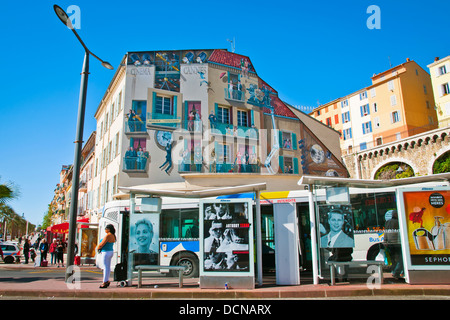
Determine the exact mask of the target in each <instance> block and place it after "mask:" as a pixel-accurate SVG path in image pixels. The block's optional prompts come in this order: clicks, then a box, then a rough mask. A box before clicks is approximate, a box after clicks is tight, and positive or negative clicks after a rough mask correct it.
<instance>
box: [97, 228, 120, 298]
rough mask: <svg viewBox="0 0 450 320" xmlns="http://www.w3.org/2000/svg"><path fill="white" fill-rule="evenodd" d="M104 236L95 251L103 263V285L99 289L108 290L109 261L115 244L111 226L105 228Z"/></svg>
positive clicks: (114, 232)
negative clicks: (99, 254) (100, 255)
mask: <svg viewBox="0 0 450 320" xmlns="http://www.w3.org/2000/svg"><path fill="white" fill-rule="evenodd" d="M105 232H106V235H105V236H104V237H103V239H101V240H100V244H99V245H98V246H97V251H98V252H99V253H100V252H101V254H102V262H103V283H102V284H101V285H100V288H102V289H103V288H108V287H109V285H110V282H109V276H110V275H111V259H112V257H113V255H114V248H113V247H114V243H115V242H116V240H117V239H116V229H114V226H113V225H112V224H108V225H107V226H106V227H105Z"/></svg>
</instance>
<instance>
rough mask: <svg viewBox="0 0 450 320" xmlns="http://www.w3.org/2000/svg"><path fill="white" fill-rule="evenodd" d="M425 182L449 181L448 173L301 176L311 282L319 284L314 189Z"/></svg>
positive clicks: (372, 186) (374, 186) (386, 186)
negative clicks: (377, 177)
mask: <svg viewBox="0 0 450 320" xmlns="http://www.w3.org/2000/svg"><path fill="white" fill-rule="evenodd" d="M427 182H446V183H449V182H450V173H440V174H433V175H428V176H421V177H411V178H404V179H392V180H363V179H348V178H337V177H319V176H308V175H306V176H303V177H301V178H300V180H299V181H298V185H300V186H301V185H303V186H308V190H309V192H308V200H309V213H310V214H309V218H310V226H311V252H312V268H313V282H314V284H319V265H318V237H317V221H316V214H315V212H316V211H315V208H316V200H315V197H314V190H315V189H319V188H327V187H349V188H350V187H353V188H388V187H393V188H400V187H403V186H407V185H412V184H421V183H427Z"/></svg>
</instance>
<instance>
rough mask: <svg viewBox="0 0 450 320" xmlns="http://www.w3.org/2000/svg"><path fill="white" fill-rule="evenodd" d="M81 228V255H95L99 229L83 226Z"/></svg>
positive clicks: (87, 256)
mask: <svg viewBox="0 0 450 320" xmlns="http://www.w3.org/2000/svg"><path fill="white" fill-rule="evenodd" d="M80 230H81V251H80V252H81V257H83V258H93V257H95V248H96V247H97V238H98V229H90V228H89V229H88V228H83V229H80Z"/></svg>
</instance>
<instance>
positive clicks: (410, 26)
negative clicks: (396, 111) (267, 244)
mask: <svg viewBox="0 0 450 320" xmlns="http://www.w3.org/2000/svg"><path fill="white" fill-rule="evenodd" d="M55 3H56V4H58V5H60V6H61V7H62V8H64V9H67V8H68V6H70V5H77V6H79V8H80V10H81V29H80V30H78V33H79V34H80V36H81V37H82V39H83V40H84V41H85V43H86V44H87V46H88V47H89V48H90V50H92V51H93V52H94V53H95V54H97V55H98V56H100V57H101V58H102V59H104V60H106V61H109V62H110V63H111V64H112V65H113V66H114V67H115V68H117V66H118V64H119V63H120V61H121V59H122V57H123V55H124V54H125V53H126V52H127V51H143V50H160V49H161V50H168V49H196V48H199V49H200V48H226V49H230V44H229V42H227V39H231V38H233V37H235V38H236V53H240V54H243V55H247V56H249V57H250V58H251V60H252V62H253V64H254V66H255V68H256V70H257V72H258V74H259V76H261V77H262V78H263V79H264V80H265V81H266V82H268V83H269V84H270V85H271V86H273V87H274V88H275V89H276V90H278V92H279V93H280V96H281V98H282V99H284V100H285V101H287V102H288V103H291V104H293V105H308V106H317V103H318V102H320V103H321V104H323V103H326V102H329V101H331V100H334V99H336V98H338V97H341V96H344V95H346V94H349V93H351V92H354V91H356V90H358V89H360V88H362V87H364V86H367V85H369V84H370V77H371V76H372V75H373V74H374V73H379V72H382V71H384V70H386V69H388V68H389V64H390V62H391V63H392V65H394V66H395V65H398V64H400V63H402V62H404V61H405V60H406V58H410V59H413V60H415V61H416V62H417V63H419V65H421V66H422V67H423V68H424V69H425V70H427V71H428V69H427V67H426V66H427V64H429V63H431V62H433V60H434V57H436V56H439V57H444V56H448V55H450V41H449V35H448V33H449V30H450V28H449V27H450V22H449V21H450V20H449V19H447V15H448V13H449V12H450V1H448V0H428V1H416V0H410V1H403V0H396V1H386V0H371V1H366V0H354V1H350V0H342V1H328V0H326V1H299V0H289V1H285V0H277V1H266V0H259V1H255V0H249V1H243V2H242V1H236V0H227V1H203V2H202V1H178V0H173V1H115V0H114V1H100V0H96V1H75V0H70V1H65V0H64V1H56V0H55V1H47V0H40V1H35V0H33V1H31V0H28V1H20V2H15V1H2V3H1V7H0V39H1V44H2V45H1V48H2V50H1V52H0V58H1V59H0V61H2V64H1V68H0V70H1V77H0V88H1V99H0V110H1V116H0V133H1V134H0V179H1V180H0V182H7V181H12V182H14V183H15V184H16V185H18V186H19V187H20V190H21V197H20V199H18V200H16V201H13V202H11V203H10V205H11V206H12V207H13V209H14V210H15V211H16V212H17V213H19V214H22V213H24V214H25V217H26V218H27V219H29V220H30V221H31V222H32V223H34V224H40V223H42V218H43V216H44V213H45V212H46V210H47V205H48V204H49V203H50V201H51V200H52V198H53V194H54V189H55V187H56V184H57V183H58V182H59V172H60V169H61V166H62V165H64V164H71V163H72V162H73V155H74V144H73V141H74V140H75V130H76V116H77V107H78V94H79V87H80V72H81V67H82V62H83V50H82V47H81V46H80V45H79V43H78V41H77V40H76V38H75V37H74V35H73V34H72V32H71V31H70V30H68V29H67V28H65V27H64V26H63V25H62V23H61V22H60V21H59V20H58V18H57V17H56V15H55V13H54V11H53V4H55ZM370 5H377V6H378V7H379V8H380V10H381V29H379V30H377V29H374V30H370V29H368V28H367V26H366V21H367V19H368V18H369V17H370V15H371V14H368V13H366V11H367V8H368V7H369V6H370ZM113 74H114V71H110V70H107V69H104V68H103V67H101V65H100V64H99V63H97V61H96V60H95V59H91V74H90V77H89V87H88V98H87V110H86V122H85V131H84V132H85V140H87V138H88V137H89V135H90V133H91V132H92V131H93V130H95V125H96V123H95V119H94V112H95V110H96V108H97V106H98V104H99V102H100V99H101V98H102V96H103V94H104V92H105V90H106V88H107V86H108V84H109V82H110V80H111V78H112V76H113Z"/></svg>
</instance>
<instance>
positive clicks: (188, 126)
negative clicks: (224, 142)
mask: <svg viewBox="0 0 450 320" xmlns="http://www.w3.org/2000/svg"><path fill="white" fill-rule="evenodd" d="M181 125H182V128H183V129H185V130H187V131H190V132H198V133H200V132H202V130H203V122H202V120H184V121H182V122H181Z"/></svg>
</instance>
